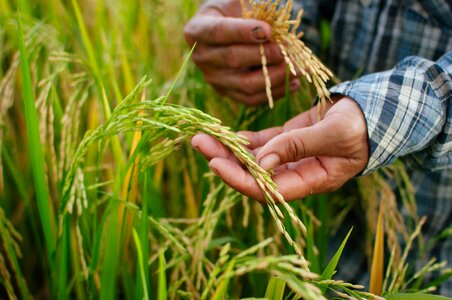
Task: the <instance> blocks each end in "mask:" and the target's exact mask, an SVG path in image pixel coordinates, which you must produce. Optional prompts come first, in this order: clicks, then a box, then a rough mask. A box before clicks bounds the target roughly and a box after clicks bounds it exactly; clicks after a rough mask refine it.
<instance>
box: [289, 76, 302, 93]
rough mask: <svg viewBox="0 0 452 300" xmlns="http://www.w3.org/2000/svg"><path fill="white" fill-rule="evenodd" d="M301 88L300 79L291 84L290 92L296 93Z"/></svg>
mask: <svg viewBox="0 0 452 300" xmlns="http://www.w3.org/2000/svg"><path fill="white" fill-rule="evenodd" d="M299 88H300V80H298V79H295V80H292V82H291V83H290V90H291V91H292V92H295V91H296V90H298V89H299Z"/></svg>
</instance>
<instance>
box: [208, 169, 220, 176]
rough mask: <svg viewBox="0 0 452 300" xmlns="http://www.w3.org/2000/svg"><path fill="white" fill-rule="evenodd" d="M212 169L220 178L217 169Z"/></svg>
mask: <svg viewBox="0 0 452 300" xmlns="http://www.w3.org/2000/svg"><path fill="white" fill-rule="evenodd" d="M210 169H211V170H212V172H214V173H215V174H216V175H217V176H220V175H218V173H219V172H218V170H217V169H215V168H212V167H210Z"/></svg>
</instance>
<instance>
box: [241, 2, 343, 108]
mask: <svg viewBox="0 0 452 300" xmlns="http://www.w3.org/2000/svg"><path fill="white" fill-rule="evenodd" d="M245 1H246V0H240V2H241V5H242V16H243V17H244V18H247V19H249V18H252V19H257V20H262V21H265V22H267V23H268V24H270V26H271V27H272V39H273V41H274V42H275V43H276V44H277V45H278V46H279V48H280V49H281V53H282V55H283V57H284V60H285V62H286V63H287V65H288V66H289V69H290V72H291V73H292V74H293V75H295V76H297V75H302V76H304V77H305V78H306V80H307V81H308V82H310V83H313V84H314V86H315V89H316V91H317V94H318V97H319V114H320V115H319V116H321V114H322V113H323V109H324V108H325V106H326V102H327V100H329V101H331V99H330V92H329V91H328V89H327V87H326V82H327V81H328V80H329V79H330V78H333V76H334V75H333V73H332V72H331V71H330V70H329V69H328V68H327V67H326V66H325V65H324V64H323V63H322V62H321V61H320V60H319V59H318V58H317V57H316V56H315V55H314V54H313V53H312V51H311V50H310V49H309V48H308V47H307V46H306V44H305V43H304V42H303V41H301V40H300V37H301V36H302V35H303V33H302V32H300V33H299V34H297V30H298V28H299V26H300V23H301V18H302V16H303V10H300V11H299V12H298V15H297V18H296V19H295V20H291V12H292V4H293V0H287V1H285V4H284V1H282V0H276V1H275V0H263V1H258V0H249V4H248V5H247V4H246V3H245ZM260 49H261V50H260V54H261V57H262V59H261V60H262V70H263V73H264V77H265V85H266V93H267V98H268V101H269V105H270V108H272V107H273V97H272V95H271V81H270V77H269V75H268V69H267V65H266V61H267V59H266V57H265V51H264V46H263V45H262V44H261V45H260Z"/></svg>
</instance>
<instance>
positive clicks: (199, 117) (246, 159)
mask: <svg viewBox="0 0 452 300" xmlns="http://www.w3.org/2000/svg"><path fill="white" fill-rule="evenodd" d="M149 84H150V82H149V81H146V80H145V79H143V80H142V81H141V82H140V84H138V85H137V87H136V88H135V89H134V90H133V91H132V93H131V94H130V95H129V96H128V97H127V98H126V99H125V100H124V101H123V102H121V103H120V104H119V105H118V106H117V107H116V108H115V110H114V111H113V112H112V115H111V118H109V119H108V120H107V121H106V123H105V124H104V125H102V126H100V127H98V128H97V129H96V130H94V131H93V132H92V133H90V134H89V135H87V136H86V137H85V138H84V139H83V141H82V142H81V143H80V145H79V147H78V149H77V151H76V153H75V155H74V159H73V163H72V166H71V168H70V170H69V172H68V175H67V177H66V181H65V184H64V188H63V195H64V196H63V201H62V205H61V206H60V213H61V214H60V220H61V217H62V216H64V214H65V213H67V212H71V208H72V206H73V205H74V203H75V202H77V201H76V198H77V197H75V196H76V194H77V193H80V191H79V190H78V189H76V188H75V187H74V185H73V183H74V182H76V177H75V175H76V170H77V168H79V164H80V163H81V162H82V160H83V157H84V156H85V154H86V153H87V151H88V148H89V146H90V145H91V144H93V143H96V142H101V141H103V140H105V139H107V138H111V137H113V136H116V135H117V134H119V133H127V132H136V131H149V132H152V134H151V135H150V138H149V142H150V143H151V142H157V144H156V145H153V146H152V148H151V149H153V150H151V151H154V153H153V155H152V161H151V163H148V164H147V167H149V166H150V165H152V163H156V162H157V161H158V159H162V158H163V157H166V156H167V155H169V154H171V152H172V150H174V148H175V147H176V146H177V142H181V141H183V140H186V139H188V138H189V137H191V136H193V135H195V134H197V133H199V132H203V133H206V134H209V135H211V136H213V137H215V138H216V139H218V140H219V141H220V142H221V143H223V144H224V145H226V146H227V147H228V148H229V149H230V150H231V151H232V152H233V153H234V154H235V156H236V157H237V158H238V159H239V161H240V162H241V163H243V164H244V165H245V166H246V167H247V169H248V170H249V172H250V173H251V175H252V176H253V177H254V178H255V179H256V182H257V183H258V185H259V186H260V187H261V189H262V192H263V193H264V195H265V199H266V201H267V204H268V207H269V210H270V213H271V215H272V217H273V218H274V220H275V223H276V226H277V228H278V230H279V231H280V232H281V234H283V235H284V236H285V238H286V240H287V241H288V243H289V244H290V245H291V246H292V247H293V248H294V250H295V251H296V253H297V254H298V255H300V256H302V251H301V247H300V246H299V245H298V244H297V243H296V242H295V241H294V240H293V238H292V237H291V236H290V234H289V233H288V232H287V231H286V229H285V226H284V215H283V213H282V211H281V209H280V207H279V206H277V203H278V204H281V206H282V208H284V209H285V210H286V211H287V213H288V215H289V217H290V219H291V221H292V222H293V223H294V224H295V226H296V228H298V229H299V230H301V232H302V233H303V234H306V227H305V226H304V224H303V223H302V222H301V220H300V219H299V218H298V216H297V215H296V214H295V212H294V210H293V209H292V207H291V206H289V204H287V202H285V200H284V198H283V197H282V195H281V194H280V193H279V192H278V190H277V186H276V184H275V183H274V182H273V180H272V179H271V175H270V174H269V173H268V172H267V171H265V170H264V169H262V168H261V167H260V166H259V165H258V164H257V163H256V162H255V160H254V157H253V156H252V155H251V154H250V153H249V152H248V151H247V150H246V149H245V147H244V145H246V144H247V141H246V140H245V139H244V138H243V137H241V136H238V135H236V134H235V133H233V132H232V131H230V129H229V128H228V127H224V126H222V125H221V122H220V121H219V120H218V119H215V118H213V117H211V116H209V115H207V114H205V113H203V112H201V111H199V110H196V109H192V108H187V107H183V106H178V105H173V104H164V102H165V101H166V98H167V97H161V98H159V99H157V100H154V101H142V102H140V103H133V102H132V100H133V99H134V97H135V96H136V95H137V94H138V93H140V92H141V91H142V90H143V89H144V88H145V87H146V86H147V85H149ZM160 138H163V140H161V142H160V143H159V139H160ZM155 151H159V152H157V153H156V152H155ZM157 154H158V155H157ZM143 160H144V159H143ZM79 183H80V185H81V183H82V181H79ZM69 191H72V192H71V193H70V192H69Z"/></svg>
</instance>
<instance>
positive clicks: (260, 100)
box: [214, 79, 300, 106]
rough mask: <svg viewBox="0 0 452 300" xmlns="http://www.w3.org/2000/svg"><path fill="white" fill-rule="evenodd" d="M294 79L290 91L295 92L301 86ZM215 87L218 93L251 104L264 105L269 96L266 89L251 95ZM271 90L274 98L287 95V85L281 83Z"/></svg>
mask: <svg viewBox="0 0 452 300" xmlns="http://www.w3.org/2000/svg"><path fill="white" fill-rule="evenodd" d="M294 81H295V82H292V83H291V84H290V87H289V92H295V91H296V90H298V88H299V87H300V81H299V80H298V79H295V80H294ZM214 88H215V90H216V91H217V92H218V93H220V94H222V95H225V96H227V97H229V98H231V99H232V100H234V101H237V102H240V103H244V104H246V105H249V106H259V105H262V104H264V103H267V102H268V97H267V93H266V91H265V89H264V90H262V91H260V92H257V93H255V94H251V95H249V94H246V93H243V92H238V91H235V90H230V89H225V88H217V87H215V86H214ZM271 91H272V97H273V99H274V100H278V99H281V98H283V97H284V96H285V95H286V86H285V85H280V86H279V87H276V88H274V87H273V88H272V89H271Z"/></svg>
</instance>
